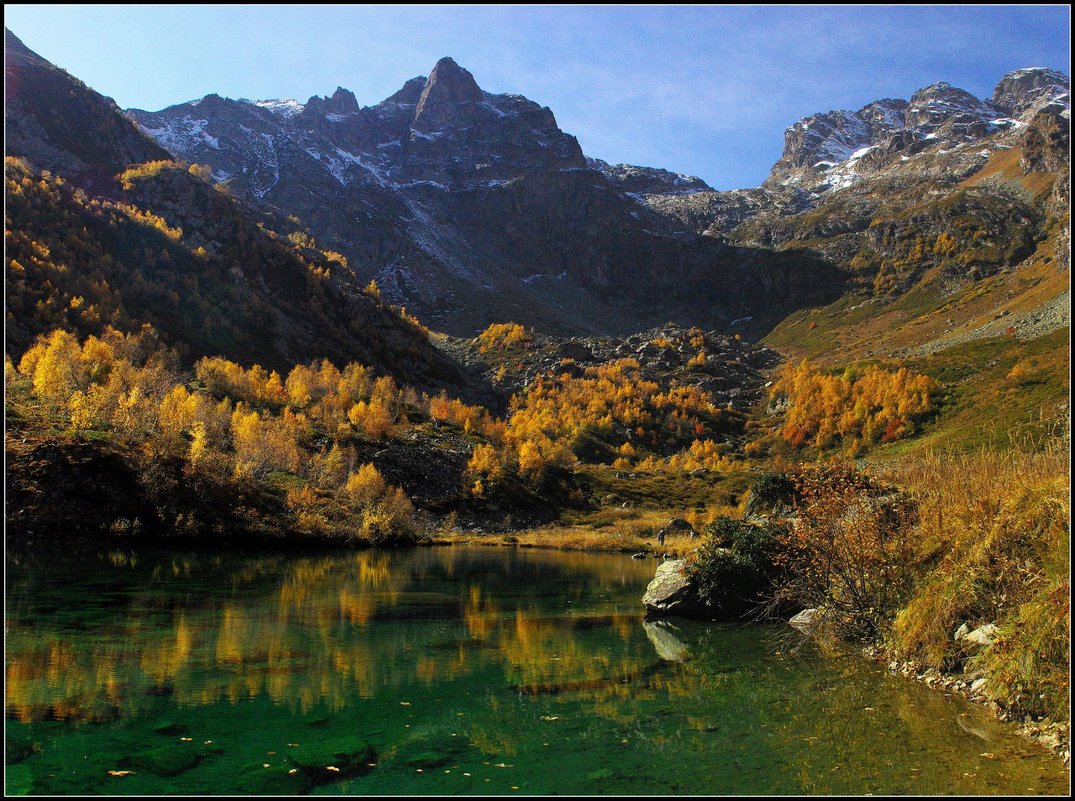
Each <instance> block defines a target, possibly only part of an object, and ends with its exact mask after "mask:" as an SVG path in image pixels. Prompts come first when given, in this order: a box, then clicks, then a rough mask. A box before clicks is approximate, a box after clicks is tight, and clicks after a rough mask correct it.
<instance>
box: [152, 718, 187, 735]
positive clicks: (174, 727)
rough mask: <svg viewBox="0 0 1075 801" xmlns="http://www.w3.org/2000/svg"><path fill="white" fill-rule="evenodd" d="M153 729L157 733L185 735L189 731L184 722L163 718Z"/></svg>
mask: <svg viewBox="0 0 1075 801" xmlns="http://www.w3.org/2000/svg"><path fill="white" fill-rule="evenodd" d="M153 731H154V732H156V733H157V734H176V735H184V734H187V733H188V730H187V727H186V726H184V725H183V724H182V723H175V722H173V721H171V720H162V721H161V722H160V723H158V724H157V725H156V726H154V727H153Z"/></svg>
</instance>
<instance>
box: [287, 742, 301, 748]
mask: <svg viewBox="0 0 1075 801" xmlns="http://www.w3.org/2000/svg"><path fill="white" fill-rule="evenodd" d="M287 747H288V748H298V747H299V744H298V743H288V744H287Z"/></svg>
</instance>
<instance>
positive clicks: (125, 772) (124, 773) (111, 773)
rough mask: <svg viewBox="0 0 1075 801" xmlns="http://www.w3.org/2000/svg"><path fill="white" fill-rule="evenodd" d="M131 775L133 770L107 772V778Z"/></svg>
mask: <svg viewBox="0 0 1075 801" xmlns="http://www.w3.org/2000/svg"><path fill="white" fill-rule="evenodd" d="M132 773H134V771H133V770H110V771H108V775H109V776H130V775H131V774H132Z"/></svg>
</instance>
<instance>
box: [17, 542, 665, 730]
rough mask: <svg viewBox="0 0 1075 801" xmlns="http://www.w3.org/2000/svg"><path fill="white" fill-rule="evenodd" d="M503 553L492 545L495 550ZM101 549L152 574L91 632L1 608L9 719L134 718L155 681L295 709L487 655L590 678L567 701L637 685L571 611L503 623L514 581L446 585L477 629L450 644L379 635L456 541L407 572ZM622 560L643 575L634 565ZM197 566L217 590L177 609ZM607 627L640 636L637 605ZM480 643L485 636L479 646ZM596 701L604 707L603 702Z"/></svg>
mask: <svg viewBox="0 0 1075 801" xmlns="http://www.w3.org/2000/svg"><path fill="white" fill-rule="evenodd" d="M503 557H504V555H503V553H490V554H489V558H490V559H493V560H497V561H503ZM106 558H107V559H108V561H109V563H110V564H111V565H112V566H113V569H116V570H124V569H128V570H137V571H145V573H146V574H147V575H150V576H152V581H151V582H150V584H149V585H148V586H149V587H150V589H147V591H146V592H145V593H144V594H143V595H141V596H135V597H134V598H133V599H132V605H131V608H130V610H129V613H128V614H126V615H123V616H118V617H117V618H115V619H114V620H113V622H111V623H110V624H108V625H107V626H105V627H103V628H97V629H96V630H94V631H93V633H92V636H91V638H90V640H89V641H86V642H82V643H80V642H79V641H78V638H77V637H71V636H70V635H69V634H68V633H66V632H65V633H64V634H63V635H60V634H59V633H56V632H49V631H48V630H47V629H46V630H45V631H42V629H41V625H42V624H41V623H40V622H37V619H35V623H34V624H33V625H31V624H30V623H29V622H27V621H25V620H23V619H22V617H21V616H20V615H19V612H18V609H17V605H16V606H15V607H13V608H12V610H9V616H8V624H9V629H8V643H7V645H8V665H7V684H8V692H7V708H8V712H9V714H12V715H13V716H14V717H16V718H17V719H20V720H26V721H29V720H34V719H41V718H44V717H47V716H56V717H61V718H72V719H107V718H108V717H110V716H112V717H114V716H115V714H117V712H118V714H121V715H131V714H136V713H137V712H138V711H139V710H140V709H141V708H142V707H143V706H144V705H147V704H148V703H150V701H148V700H147V699H148V698H151V695H147V690H150V689H151V688H153V687H163V686H167V687H169V688H170V689H171V691H172V693H173V694H174V697H175V699H176V700H177V701H178V702H179V703H181V704H189V705H195V704H208V703H215V702H217V701H219V700H220V699H230V700H231V701H237V700H240V699H243V698H249V697H254V696H257V695H259V694H265V695H267V696H268V697H270V698H272V699H273V700H275V701H276V702H278V703H280V704H282V705H289V706H294V707H298V708H300V709H303V710H308V709H311V708H312V707H313V706H315V705H317V704H319V703H323V704H326V705H327V706H329V707H330V708H336V709H338V708H341V707H342V706H343V705H344V704H345V703H347V701H348V700H349V699H351V698H353V697H355V696H356V695H359V696H367V697H368V696H372V695H374V694H377V693H378V692H379V691H381V690H383V689H384V688H386V687H392V686H402V685H407V684H414V683H432V682H436V681H444V680H450V679H453V678H456V677H460V676H463V675H466V674H468V673H470V672H473V671H475V670H478V669H483V668H485V667H487V666H489V665H497V666H502V669H503V670H504V672H505V674H506V675H507V677H508V679H509V681H511V682H513V683H518V684H520V685H528V686H529V685H535V686H537V685H543V684H555V683H557V682H560V683H564V684H566V685H572V686H575V687H578V688H587V687H588V689H578V690H577V691H576V694H575V696H574V697H576V698H578V697H589V698H593V699H594V700H595V702H596V701H598V700H600V699H601V698H604V699H613V698H615V697H622V696H623V695H624V694H626V693H630V692H632V691H638V689H639V685H637V684H634V685H632V684H628V683H621V682H620V681H619V679H622V678H628V679H630V677H631V676H633V675H634V674H635V673H636V672H637V670H638V669H640V668H642V667H644V663H645V661H646V660H645V659H638V658H636V659H629V658H626V657H625V658H623V659H622V660H621V661H622V664H617V663H615V662H614V661H613V660H611V659H610V658H609V657H607V656H605V657H603V658H602V659H600V660H595V659H592V658H591V657H592V652H591V651H590V650H589V649H587V647H586V646H585V645H584V644H583V643H582V642H581V641H580V640H579V639H578V637H576V636H574V635H573V627H574V625H575V622H577V621H575V619H573V618H570V617H549V616H548V615H546V614H544V613H542V612H541V611H540V610H539V609H538V608H536V607H533V606H529V605H528V606H523V607H519V609H520V611H519V612H518V613H517V614H516V615H515V616H514V617H513V618H505V614H504V611H503V610H504V608H505V606H507V604H505V603H504V602H503V600H502V598H501V597H500V596H499V595H498V592H499V591H500V590H499V589H498V587H501V588H503V587H511V589H512V590H514V589H516V588H515V587H513V586H511V582H510V581H509V582H507V583H506V584H504V585H497V584H495V583H492V584H490V583H483V584H478V583H473V582H459V583H456V584H453V585H452V586H455V587H457V588H458V589H457V590H456V592H457V594H456V595H444V596H443V600H444V602H446V603H451V602H453V599H454V602H456V603H457V604H458V609H459V611H460V616H461V622H462V624H463V625H464V626H465V631H466V632H467V634H468V636H469V637H470V638H471V639H470V640H468V641H460V642H459V643H458V645H457V647H454V648H452V647H447V648H443V649H430V648H420V649H419V655H418V656H417V658H416V657H415V650H414V645H415V643H413V642H411V641H409V640H407V639H406V638H404V639H400V638H395V637H380V636H377V633H376V630H375V629H374V628H372V627H370V626H369V624H370V622H371V621H372V620H374V619H375V617H376V616H377V614H378V613H379V612H380V611H381V610H384V609H390V608H392V607H393V606H396V605H398V604H399V603H401V601H402V600H403V599H405V598H407V597H410V596H412V595H413V593H414V592H415V590H416V589H417V588H422V587H425V586H427V582H432V581H435V580H436V579H437V578H438V577H439V578H440V579H441V580H443V579H444V578H445V577H447V576H450V575H451V574H452V573H453V572H462V571H464V570H465V569H466V568H465V567H464V563H463V562H461V561H460V559H461V558H463V557H461V556H460V552H459V551H458V550H457V549H444V548H438V549H429V550H425V551H420V552H412V553H411V554H409V555H408V558H407V559H406V560H405V561H404V564H405V565H406V567H405V569H400V568H399V564H400V557H399V555H397V554H392V553H386V552H383V551H363V552H359V553H354V554H348V555H347V556H346V557H339V556H325V557H318V558H307V559H294V558H292V557H288V558H284V557H274V556H269V557H261V558H255V559H248V560H243V561H242V562H240V563H239V564H238V565H236V566H234V567H228V568H225V566H224V563H223V561H222V560H221V559H220V557H212V558H208V559H207V558H205V557H201V558H200V560H199V558H197V557H195V558H190V557H175V558H172V557H169V558H167V559H166V560H163V561H161V562H160V563H158V564H155V565H150V564H148V563H146V558H145V557H143V558H142V559H139V558H136V557H135V556H134V555H133V554H129V553H125V552H123V551H113V552H110V553H108V554H107V555H106ZM513 558H515V559H518V560H521V561H523V562H525V563H527V565H528V569H536V568H537V567H540V569H542V570H544V569H545V567H546V566H550V567H551V566H552V565H553V564H555V565H556V566H557V567H558V568H559V569H567V570H571V571H573V572H576V573H577V574H578V576H579V580H578V582H576V586H580V587H585V586H587V585H589V586H590V587H593V588H601V587H605V588H608V587H612V586H616V585H618V584H619V583H620V582H621V581H622V579H623V576H621V575H616V574H614V573H613V574H609V573H608V572H607V557H597V558H591V555H586V554H578V555H576V554H552V555H549V554H542V553H536V552H535V553H527V554H518V555H516V556H514V557H513ZM624 561H625V562H626V561H627V560H624ZM601 565H605V566H606V568H605V569H604V570H602V567H601ZM624 569H625V570H631V571H635V572H640V571H639V568H638V566H637V565H635V564H634V563H630V564H628V565H626V567H625V568H624ZM206 571H208V575H210V576H213V577H214V583H217V584H218V585H219V586H220V587H221V591H220V592H219V593H216V594H212V593H211V594H208V595H204V596H200V597H199V601H198V603H197V604H196V605H194V604H192V605H177V606H175V608H172V606H171V600H172V599H170V598H169V597H168V596H167V595H166V594H164V593H162V592H161V587H162V586H167V582H168V581H169V580H170V579H172V578H174V577H178V578H180V579H181V580H182V581H183V582H189V581H192V580H198V579H199V577H201V576H203V575H204V574H205V573H206ZM636 579H637V577H636ZM266 582H272V583H274V585H275V586H274V587H273V589H272V590H271V591H270V592H267V593H261V594H258V593H252V592H250V591H249V590H248V589H247V588H252V587H257V586H260V585H262V584H264V583H266ZM229 589H234V592H231V591H229ZM580 593H581V590H580ZM580 597H581V595H580ZM509 603H510V605H511V606H514V605H515V604H516V603H517V602H516V601H515V600H514V599H512V600H511V601H510V602H509ZM509 608H510V607H509ZM169 609H171V612H169V611H168V610H169ZM149 611H151V612H152V614H151V615H149V614H146V613H147V612H149ZM167 614H170V615H171V618H170V623H169V624H168V625H164V626H162V625H161V624H160V620H161V616H162V615H167ZM607 631H608V632H610V633H611V634H613V635H614V636H617V637H618V638H619V639H621V640H623V641H624V643H625V644H627V645H630V644H632V643H634V642H635V641H636V639H637V638H639V637H643V636H644V635H643V634H642V630H641V627H640V626H639V625H638V620H637V616H634V615H623V616H613V617H611V619H610V622H609V623H608V628H607ZM478 642H480V643H482V644H483V645H482V646H481V647H476V644H477V643H478ZM101 643H113V644H114V645H110V646H107V647H101ZM422 645H426V644H425V643H422ZM614 650H616V649H614ZM623 650H624V651H630V650H632V649H630V648H625V649H623ZM636 650H637V649H636ZM642 652H643V653H645V651H644V650H643V651H642ZM550 656H557V657H558V659H556V660H552V659H550ZM609 679H611V681H607V682H606V680H609ZM605 711H606V712H608V713H609V714H611V711H612V708H611V706H610V707H609V708H608V709H607V710H605Z"/></svg>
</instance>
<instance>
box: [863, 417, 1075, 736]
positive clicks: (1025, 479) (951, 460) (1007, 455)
mask: <svg viewBox="0 0 1075 801" xmlns="http://www.w3.org/2000/svg"><path fill="white" fill-rule="evenodd" d="M1069 442H1070V439H1069V437H1068V436H1067V435H1066V433H1065V435H1064V436H1061V437H1058V438H1056V439H1054V440H1053V441H1051V442H1050V443H1045V445H1046V447H1044V448H1043V449H1039V450H1037V451H1036V452H1032V451H1028V450H1024V449H1016V450H1011V451H1008V452H1002V453H997V452H990V451H985V450H983V451H981V452H977V453H973V454H961V455H939V454H935V453H927V454H925V455H924V456H918V457H916V458H914V459H909V460H907V461H904V462H902V463H899V464H896V465H892V466H889V467H888V468H887V469H886V470H885V473H884V478H886V479H888V480H890V481H892V482H893V483H895V484H898V485H900V486H902V487H903V488H905V489H906V490H907V491H908V492H909V493H911V495H913V496H914V497H915V498H916V500H917V501H918V504H919V517H920V520H919V523H918V526H917V535H918V539H919V546H918V561H919V566H920V568H921V571H922V579H921V581H920V582H919V584H918V586H917V587H916V589H915V591H914V593H913V596H912V598H911V600H910V601H909V602H908V603H907V604H906V605H905V606H904V608H903V609H902V610H901V611H900V613H899V615H898V616H897V617H896V619H895V621H894V625H893V628H892V632H891V646H892V648H893V650H894V652H895V653H896V654H897V655H898V656H900V657H902V658H908V659H913V660H916V661H919V662H923V663H925V664H928V665H931V666H934V667H949V666H952V665H954V664H956V663H957V662H958V657H959V654H958V653H957V651H956V648H955V645H954V643H953V640H952V634H953V632H954V631H955V629H957V628H958V627H959V626H960V625H961V624H963V623H967V624H968V625H970V626H971V627H972V628H973V627H976V626H979V625H982V624H985V623H994V624H996V625H997V626H998V627H999V638H998V640H997V641H996V643H995V644H994V645H993V646H992V647H991V648H988V649H986V650H985V651H984V653H983V654H982V655H981V656H980V657H979V658H978V659H977V660H975V661H974V662H972V663H971V667H972V668H975V669H980V670H982V671H984V672H985V673H986V674H987V675H989V677H990V682H989V684H988V692H989V694H990V695H991V696H992V697H993V698H995V699H996V700H998V701H1001V702H1002V703H1004V704H1005V705H1007V706H1009V707H1012V708H1014V709H1016V710H1017V711H1018V712H1019V713H1020V714H1033V715H1049V716H1051V717H1054V718H1058V719H1066V718H1067V716H1068V710H1067V707H1068V700H1069V696H1070V687H1069V680H1068V675H1069V672H1070V625H1071V616H1070V601H1069V598H1070V546H1069V537H1070V512H1071V510H1070V501H1069V495H1070V467H1069V459H1068V443H1069ZM1037 445H1038V446H1039V448H1040V446H1041V445H1042V443H1037Z"/></svg>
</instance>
